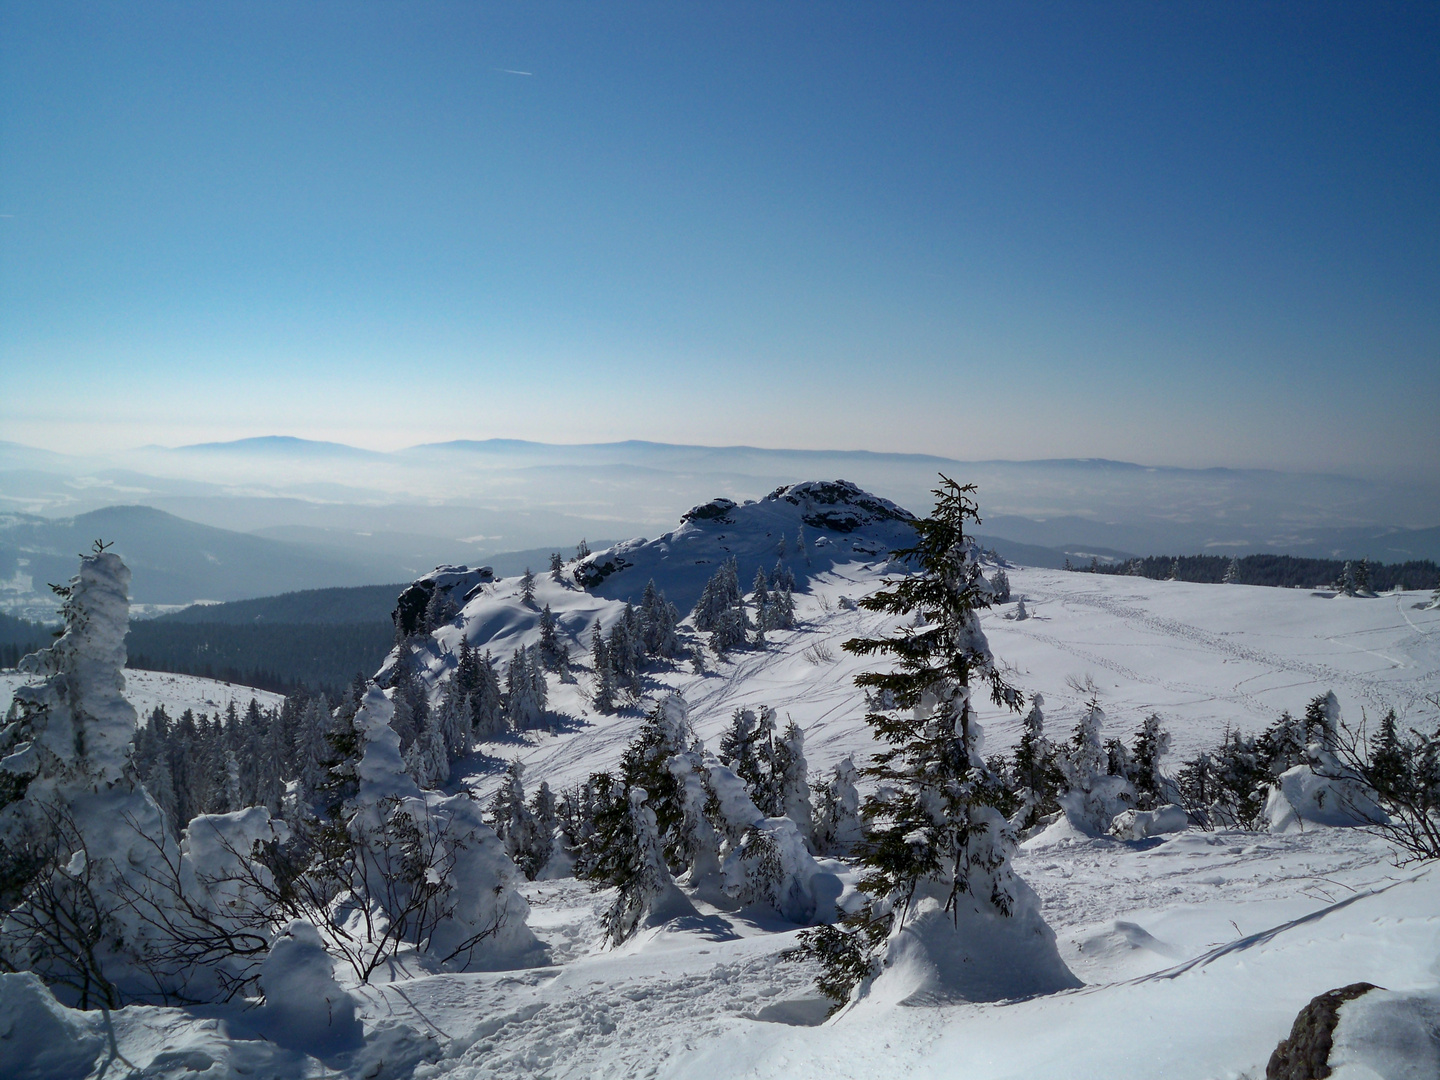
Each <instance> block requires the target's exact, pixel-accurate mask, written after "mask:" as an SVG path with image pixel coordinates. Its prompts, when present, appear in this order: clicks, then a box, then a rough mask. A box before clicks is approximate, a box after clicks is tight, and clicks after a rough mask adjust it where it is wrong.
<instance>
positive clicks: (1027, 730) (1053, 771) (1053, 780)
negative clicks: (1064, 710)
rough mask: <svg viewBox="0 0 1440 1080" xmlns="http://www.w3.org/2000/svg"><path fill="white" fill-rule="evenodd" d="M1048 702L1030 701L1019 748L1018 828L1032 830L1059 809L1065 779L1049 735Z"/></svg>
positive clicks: (1016, 771) (1038, 698) (1016, 769)
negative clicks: (1047, 723)
mask: <svg viewBox="0 0 1440 1080" xmlns="http://www.w3.org/2000/svg"><path fill="white" fill-rule="evenodd" d="M1044 704H1045V699H1044V698H1042V697H1041V696H1040V695H1039V694H1036V695H1034V696H1033V697H1032V698H1031V699H1030V711H1029V712H1028V713H1026V714H1025V721H1024V729H1023V731H1022V732H1021V735H1020V742H1019V745H1017V746H1016V748H1015V765H1014V770H1013V775H1014V778H1015V785H1016V792H1015V794H1016V795H1017V797H1018V798H1019V800H1020V808H1019V810H1018V811H1017V812H1016V814H1015V815H1014V816H1013V817H1012V819H1011V821H1012V823H1013V824H1014V825H1015V827H1016V828H1018V829H1028V828H1030V827H1031V826H1033V825H1034V824H1035V823H1036V822H1037V821H1039V819H1040V818H1041V817H1043V816H1045V815H1046V814H1053V813H1055V812H1056V811H1057V810H1059V808H1060V805H1059V803H1058V802H1057V801H1056V798H1057V796H1058V795H1059V793H1060V788H1061V786H1062V785H1063V783H1064V776H1063V775H1062V774H1061V772H1060V770H1059V768H1058V767H1057V766H1056V763H1055V748H1054V746H1053V745H1052V744H1051V742H1050V739H1049V738H1048V737H1047V736H1046V735H1045V714H1044V713H1043V712H1042V711H1041V708H1042V706H1043V705H1044Z"/></svg>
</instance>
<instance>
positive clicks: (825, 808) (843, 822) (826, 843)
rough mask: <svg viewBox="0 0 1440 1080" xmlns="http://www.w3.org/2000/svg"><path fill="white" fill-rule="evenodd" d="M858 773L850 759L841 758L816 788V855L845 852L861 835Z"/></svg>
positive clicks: (849, 849) (852, 846)
mask: <svg viewBox="0 0 1440 1080" xmlns="http://www.w3.org/2000/svg"><path fill="white" fill-rule="evenodd" d="M857 776H858V774H857V773H856V771H855V763H854V761H852V760H851V759H850V758H848V757H847V758H843V759H841V761H840V763H839V764H838V765H836V766H835V768H834V770H833V771H832V772H831V774H830V778H829V779H828V780H827V781H826V782H825V784H824V785H823V786H821V788H820V792H819V796H818V798H817V800H816V804H815V830H814V833H815V836H814V842H815V852H816V854H817V855H838V856H845V855H849V854H850V853H851V851H852V850H853V849H854V847H855V846H856V845H857V844H858V843H860V841H861V840H862V839H863V838H864V835H865V830H864V826H863V825H862V823H861V821H860V792H859V791H858V789H857V788H856V787H855V780H856V778H857Z"/></svg>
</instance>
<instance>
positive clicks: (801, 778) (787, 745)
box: [775, 721, 815, 845]
mask: <svg viewBox="0 0 1440 1080" xmlns="http://www.w3.org/2000/svg"><path fill="white" fill-rule="evenodd" d="M775 779H776V787H777V788H778V789H779V796H780V798H779V801H780V815H779V816H782V817H788V818H789V819H790V820H791V821H793V822H795V827H796V828H797V829H799V830H800V835H801V836H802V837H803V838H804V839H805V841H806V842H807V843H810V844H812V845H813V843H814V833H815V823H814V811H813V809H812V807H811V805H810V784H809V782H808V777H807V768H806V763H805V734H804V732H802V731H801V730H800V727H799V725H798V724H796V723H794V722H793V721H792V722H791V723H789V724H787V725H786V727H785V731H784V732H783V733H782V734H781V736H780V737H779V738H778V739H776V740H775Z"/></svg>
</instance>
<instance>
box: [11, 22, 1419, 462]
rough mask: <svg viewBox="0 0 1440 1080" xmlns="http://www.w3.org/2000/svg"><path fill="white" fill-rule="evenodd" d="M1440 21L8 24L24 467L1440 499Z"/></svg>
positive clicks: (14, 305) (16, 410)
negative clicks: (252, 460) (683, 460)
mask: <svg viewBox="0 0 1440 1080" xmlns="http://www.w3.org/2000/svg"><path fill="white" fill-rule="evenodd" d="M1437 45H1440V11H1437V9H1436V8H1434V7H1433V6H1429V7H1427V6H1419V5H1408V6H1407V5H1385V4H1373V5H1364V6H1360V5H1330V4H1308V5H1303V6H1302V5H1265V6H1257V5H1243V4H1238V3H1236V4H1211V5H1204V6H1200V5H1195V6H1191V7H1165V8H1158V7H1155V6H1153V5H1145V4H1138V3H1136V4H1112V5H1107V6H1105V7H1103V8H1101V7H1097V6H1092V5H1083V6H1082V5H1043V6H1042V5H1036V6H1033V7H1006V8H1004V9H988V10H987V9H985V8H982V7H980V6H958V5H956V6H938V5H937V6H925V7H918V6H917V7H911V8H906V9H903V10H895V9H885V8H876V7H869V6H861V5H834V6H827V7H824V8H816V7H795V8H780V7H776V6H769V5H758V4H740V5H728V6H726V7H725V8H724V9H723V10H722V9H714V10H704V9H700V8H676V7H674V6H670V5H659V4H654V5H652V4H629V5H625V6H624V7H617V8H609V9H605V10H603V11H602V10H601V9H599V8H587V7H581V6H567V5H557V4H537V5H526V6H524V7H520V6H502V5H473V4H458V3H455V4H450V3H428V4H423V5H412V6H408V7H403V8H402V7H394V6H387V5H379V4H344V5H341V4H316V5H307V6H304V7H295V6H293V5H285V4H280V3H273V2H260V3H244V4H242V3H216V4H208V5H205V6H203V7H195V6H191V5H183V4H169V3H146V4H141V5H132V6H129V7H124V8H122V7H102V6H95V5H87V4H72V3H56V4H50V5H43V6H41V5H26V4H21V3H16V2H11V0H5V2H0V102H3V104H0V145H3V147H4V152H3V153H0V439H8V440H13V441H15V442H20V443H25V444H28V445H32V446H38V447H43V448H48V449H52V450H57V451H64V452H75V451H82V452H92V451H100V450H104V449H107V448H129V447H134V446H139V445H142V444H156V443H158V444H163V445H172V446H173V445H180V444H186V443H197V442H210V441H219V440H226V439H235V438H243V437H247V436H256V435H270V434H286V435H294V436H300V437H304V438H310V439H328V440H334V441H337V442H342V443H346V444H350V445H354V446H360V447H365V448H370V449H380V450H389V449H396V448H399V447H403V446H409V445H414V444H417V443H433V442H440V441H445V440H449V439H456V438H470V439H486V438H493V437H507V438H519V439H531V440H536V441H545V442H559V443H576V442H602V441H612V440H623V439H649V440H656V441H661V442H673V443H686V444H706V445H715V446H731V445H736V444H748V445H754V446H766V447H790V448H802V449H803V448H808V449H860V448H863V449H869V450H876V451H888V452H911V453H930V454H937V455H942V456H946V457H952V458H959V459H965V460H984V459H1021V460H1025V459H1036V458H1058V457H1104V458H1113V459H1119V460H1127V461H1136V462H1141V463H1144V464H1152V465H1179V466H1186V467H1207V466H1214V465H1224V466H1237V467H1261V468H1266V467H1268V468H1280V469H1292V470H1300V471H1308V472H1326V471H1337V472H1343V473H1346V474H1353V475H1361V476H1379V475H1387V474H1388V475H1404V476H1408V477H1411V478H1421V479H1423V478H1427V477H1429V478H1433V474H1434V471H1435V462H1436V461H1437V460H1440V423H1437V421H1436V418H1435V412H1434V403H1435V402H1436V400H1440V305H1437V304H1436V303H1435V297H1436V296H1440V185H1437V178H1440V168H1437V166H1440V143H1437V140H1435V138H1434V132H1435V131H1436V130H1440V49H1437Z"/></svg>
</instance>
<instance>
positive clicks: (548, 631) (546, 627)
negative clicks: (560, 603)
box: [539, 604, 570, 671]
mask: <svg viewBox="0 0 1440 1080" xmlns="http://www.w3.org/2000/svg"><path fill="white" fill-rule="evenodd" d="M539 646H540V662H541V663H542V664H543V665H544V666H545V667H546V668H547V669H548V670H550V671H559V670H561V668H562V667H568V661H569V652H570V651H569V650H568V649H567V648H566V647H565V645H564V643H563V642H562V641H561V640H560V634H559V623H558V622H557V621H556V619H555V613H554V612H552V611H551V610H550V605H549V604H546V605H545V607H544V610H542V611H541V612H540V643H539Z"/></svg>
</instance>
